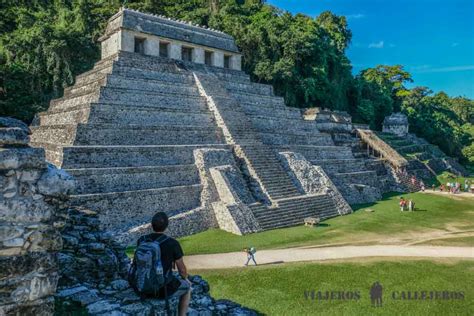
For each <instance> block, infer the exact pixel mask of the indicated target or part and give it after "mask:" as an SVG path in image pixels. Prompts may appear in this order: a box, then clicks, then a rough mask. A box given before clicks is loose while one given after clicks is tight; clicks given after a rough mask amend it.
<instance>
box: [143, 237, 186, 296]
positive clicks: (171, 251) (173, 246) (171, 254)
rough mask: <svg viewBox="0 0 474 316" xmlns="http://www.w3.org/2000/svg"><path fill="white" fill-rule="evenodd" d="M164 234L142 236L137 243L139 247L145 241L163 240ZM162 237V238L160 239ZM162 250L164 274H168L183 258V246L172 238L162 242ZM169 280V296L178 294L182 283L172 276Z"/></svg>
mask: <svg viewBox="0 0 474 316" xmlns="http://www.w3.org/2000/svg"><path fill="white" fill-rule="evenodd" d="M162 236H164V234H162V233H151V234H148V235H145V236H142V237H140V238H139V239H138V241H137V246H138V245H139V244H140V243H141V242H142V241H144V240H152V241H155V240H157V239H160V240H163V239H164V238H165V237H162ZM160 237H161V238H160ZM160 249H161V264H162V265H163V272H164V273H165V275H166V273H167V272H169V271H171V269H172V268H173V264H174V262H175V261H176V260H179V259H181V258H182V257H183V249H181V245H180V244H179V242H178V241H177V240H176V239H174V238H171V237H168V239H166V240H165V241H164V242H160ZM170 276H171V277H170V278H169V279H168V285H167V291H168V296H169V295H171V294H173V293H174V292H176V290H177V289H178V288H179V286H180V281H179V280H178V279H177V278H176V277H174V276H172V275H171V273H170ZM159 296H160V297H164V289H162V290H160V293H159Z"/></svg>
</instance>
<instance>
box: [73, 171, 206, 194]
mask: <svg viewBox="0 0 474 316" xmlns="http://www.w3.org/2000/svg"><path fill="white" fill-rule="evenodd" d="M65 170H66V171H67V172H68V173H69V174H70V175H72V176H73V177H74V179H75V181H76V192H77V194H91V193H110V192H122V191H135V190H146V189H157V188H162V187H170V186H183V185H193V184H199V181H200V180H199V174H198V172H197V169H196V166H195V165H194V164H189V165H172V166H142V167H125V168H124V167H122V168H84V169H65Z"/></svg>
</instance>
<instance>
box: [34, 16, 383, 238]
mask: <svg viewBox="0 0 474 316" xmlns="http://www.w3.org/2000/svg"><path fill="white" fill-rule="evenodd" d="M101 41H102V59H101V60H100V61H99V62H97V63H96V64H95V66H94V68H93V69H92V70H90V71H88V72H86V73H84V74H82V75H79V76H78V77H77V78H76V82H75V84H74V85H73V86H72V87H69V88H67V89H65V91H64V96H63V97H62V98H60V99H56V100H53V101H51V104H50V107H49V110H48V111H47V112H44V113H41V114H40V115H39V125H38V126H34V127H32V131H33V134H32V137H31V144H32V145H33V146H38V147H43V148H44V149H45V150H46V156H47V159H48V160H49V161H51V162H52V163H54V164H55V165H57V166H59V167H62V168H64V169H66V170H67V171H68V172H69V173H70V174H71V175H73V176H74V177H75V178H76V181H77V184H78V190H77V192H76V194H75V195H73V196H72V201H73V203H74V204H77V205H80V206H83V207H87V208H91V209H94V210H97V211H98V212H99V214H100V219H101V223H102V225H103V227H105V228H106V229H109V230H110V231H112V232H115V233H117V236H119V237H120V238H123V239H125V240H128V241H130V240H133V238H134V236H135V235H136V234H138V233H140V232H142V230H144V229H147V226H146V223H147V222H148V221H149V219H150V218H151V216H152V215H153V214H154V213H155V212H157V211H166V212H167V213H168V214H169V215H170V217H171V225H170V230H171V232H172V234H173V235H175V236H182V235H189V234H192V233H196V232H199V231H203V230H206V229H209V228H217V227H220V228H222V229H225V230H228V231H231V232H234V233H237V234H245V233H250V232H255V231H260V230H266V229H273V228H279V227H287V226H292V225H298V224H302V223H303V220H304V218H306V217H318V218H320V219H325V218H329V217H333V216H337V215H343V214H347V213H350V212H351V208H350V207H349V204H348V203H347V201H349V202H350V203H353V202H367V201H373V200H375V199H377V198H379V197H380V194H381V193H382V191H383V188H382V186H381V184H380V183H381V181H382V180H381V179H382V178H383V177H385V174H384V173H383V172H380V170H379V169H380V166H378V164H380V162H378V161H372V160H369V159H367V157H364V156H363V155H358V153H357V152H356V151H354V148H353V147H354V146H352V145H351V144H353V143H354V142H356V140H355V139H354V138H353V135H352V134H351V129H352V124H351V122H350V118H347V116H344V115H339V116H337V115H336V114H335V113H331V112H324V111H321V112H320V113H318V115H317V117H318V118H317V119H315V120H311V119H310V120H307V119H305V118H304V116H303V115H302V113H301V111H300V110H299V109H295V108H288V107H286V106H285V104H284V100H283V98H281V97H277V96H275V95H274V93H273V89H272V87H271V86H270V85H264V84H258V83H253V82H251V81H250V77H249V76H248V75H247V74H245V73H244V72H242V71H241V70H240V62H241V56H240V53H239V52H238V50H237V47H236V46H235V43H234V41H233V38H232V37H230V36H229V35H226V34H223V33H221V32H217V31H214V30H209V29H205V28H201V27H197V26H194V25H189V24H187V23H184V22H180V21H173V20H169V19H166V18H164V17H159V16H153V15H148V14H144V13H140V12H136V11H132V10H128V9H122V10H120V12H118V13H117V14H116V15H114V16H113V17H112V18H111V19H110V20H109V24H108V27H107V30H106V33H105V35H104V36H103V37H102V38H101ZM340 117H343V119H340ZM374 165H377V166H375V167H374ZM382 169H383V166H382ZM377 170H379V171H377Z"/></svg>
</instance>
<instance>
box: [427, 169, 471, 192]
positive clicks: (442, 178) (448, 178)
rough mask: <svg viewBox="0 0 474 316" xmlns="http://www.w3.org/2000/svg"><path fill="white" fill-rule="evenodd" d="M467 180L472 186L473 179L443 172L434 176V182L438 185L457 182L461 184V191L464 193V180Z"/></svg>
mask: <svg viewBox="0 0 474 316" xmlns="http://www.w3.org/2000/svg"><path fill="white" fill-rule="evenodd" d="M466 179H467V180H469V181H470V182H471V184H474V177H458V176H456V175H455V174H452V173H450V172H447V171H445V172H443V173H441V174H439V175H437V176H436V180H437V181H438V183H439V184H446V183H448V182H459V183H461V189H462V190H463V191H464V180H466Z"/></svg>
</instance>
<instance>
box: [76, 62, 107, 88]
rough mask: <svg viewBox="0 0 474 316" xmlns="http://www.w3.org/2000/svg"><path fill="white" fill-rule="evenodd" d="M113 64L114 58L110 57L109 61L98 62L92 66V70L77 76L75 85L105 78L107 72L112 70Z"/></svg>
mask: <svg viewBox="0 0 474 316" xmlns="http://www.w3.org/2000/svg"><path fill="white" fill-rule="evenodd" d="M115 58H116V57H115ZM113 65H114V58H112V59H108V60H107V61H104V62H102V63H101V62H99V64H97V63H96V65H95V66H94V68H92V69H91V70H89V71H87V72H84V73H82V74H80V75H78V76H76V80H75V83H74V85H82V84H87V83H88V82H93V81H96V80H98V79H100V78H103V77H104V76H105V75H106V74H108V73H110V72H111V71H112V68H113Z"/></svg>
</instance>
